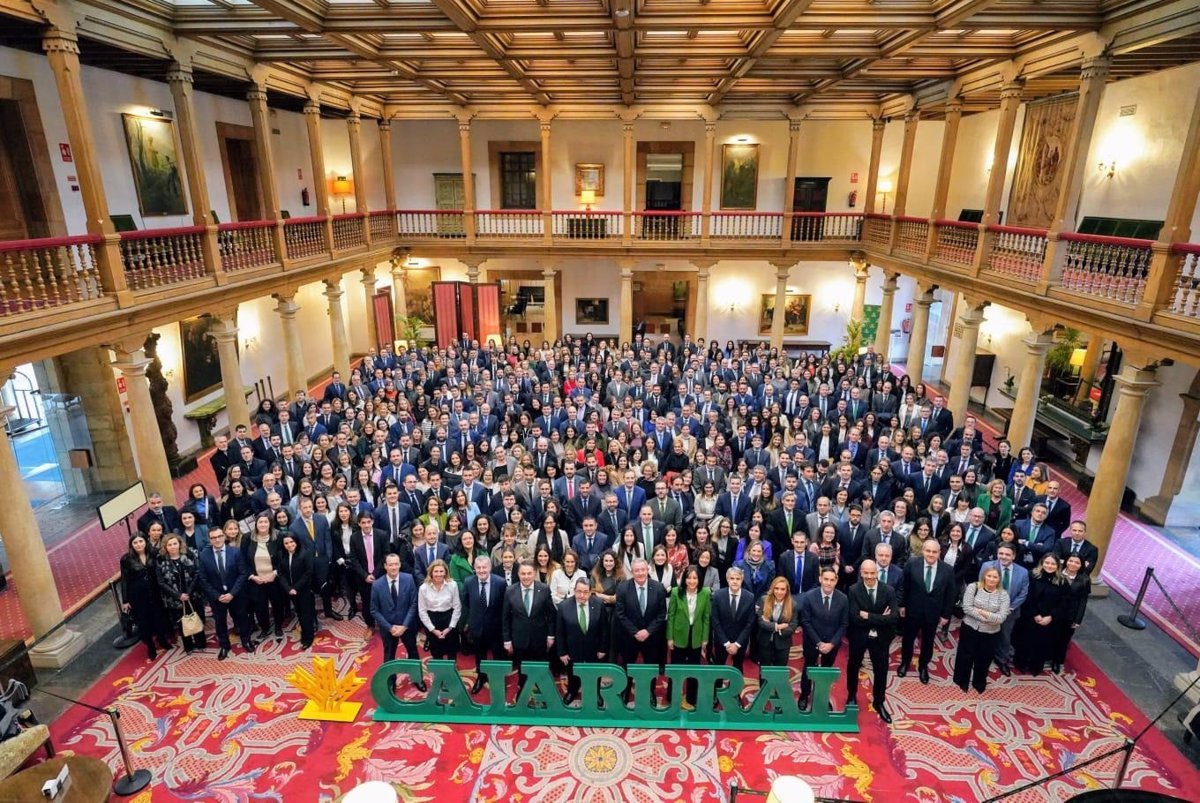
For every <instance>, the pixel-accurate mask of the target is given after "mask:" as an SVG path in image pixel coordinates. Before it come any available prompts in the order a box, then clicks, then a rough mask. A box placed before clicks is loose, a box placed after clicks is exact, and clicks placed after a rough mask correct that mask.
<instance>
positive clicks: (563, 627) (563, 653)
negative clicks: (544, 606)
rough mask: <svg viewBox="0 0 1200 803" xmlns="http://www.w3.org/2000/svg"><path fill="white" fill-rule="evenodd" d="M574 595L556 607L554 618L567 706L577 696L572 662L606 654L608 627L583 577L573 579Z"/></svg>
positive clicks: (589, 660)
mask: <svg viewBox="0 0 1200 803" xmlns="http://www.w3.org/2000/svg"><path fill="white" fill-rule="evenodd" d="M573 591H574V596H573V597H570V598H568V599H565V600H563V601H562V602H561V603H559V606H558V616H557V617H556V619H555V621H556V622H557V628H556V630H555V634H556V638H555V645H556V646H557V647H558V655H559V658H561V659H562V662H563V664H565V665H566V667H567V696H566V697H564V698H563V702H565V703H566V704H567V705H570V704H571V703H573V702H575V701H576V700H577V699H579V684H580V681H579V677H578V676H577V675H576V674H575V665H576V664H591V663H596V662H597V661H603V660H604V658H605V656H606V655H607V654H608V642H609V639H608V627H607V625H606V623H605V620H604V604H603V603H602V602H600V598H599V597H595V596H593V595H592V584H591V582H590V581H589V580H587V579H586V578H583V577H580V578H578V579H576V580H575V586H574V589H573Z"/></svg>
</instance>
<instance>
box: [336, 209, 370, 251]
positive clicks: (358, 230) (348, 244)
mask: <svg viewBox="0 0 1200 803" xmlns="http://www.w3.org/2000/svg"><path fill="white" fill-rule="evenodd" d="M366 244H367V240H366V234H365V232H364V231H363V216H362V215H361V214H357V213H354V212H352V213H350V214H348V215H334V216H333V249H334V250H335V251H345V250H347V249H350V248H358V247H359V246H363V245H366Z"/></svg>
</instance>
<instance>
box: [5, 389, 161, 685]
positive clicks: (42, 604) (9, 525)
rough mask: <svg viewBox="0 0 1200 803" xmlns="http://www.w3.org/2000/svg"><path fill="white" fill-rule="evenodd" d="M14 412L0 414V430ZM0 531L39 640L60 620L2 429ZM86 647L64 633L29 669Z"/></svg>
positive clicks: (58, 662) (35, 652)
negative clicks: (2, 500) (2, 501)
mask: <svg viewBox="0 0 1200 803" xmlns="http://www.w3.org/2000/svg"><path fill="white" fill-rule="evenodd" d="M147 393H148V392H147ZM14 409H15V408H13V407H4V408H2V409H0V424H3V422H4V420H5V419H7V418H8V417H9V416H10V415H12V413H13V411H14ZM0 494H2V495H3V499H4V504H3V505H0V531H2V532H3V533H4V551H5V553H6V554H7V555H8V563H9V567H10V568H11V569H12V574H13V584H14V585H15V586H16V588H17V601H18V602H19V603H20V604H21V610H22V611H23V612H24V614H25V618H26V619H27V620H28V621H29V626H30V628H31V629H32V630H33V635H34V637H35V638H41V637H42V636H43V635H45V634H46V633H47V632H49V631H50V629H51V628H53V627H54V626H55V625H57V624H58V623H59V622H61V621H62V620H63V609H62V603H61V602H59V599H58V586H57V585H56V584H55V581H54V575H53V573H51V571H50V559H49V558H48V557H47V556H46V544H45V542H43V541H42V533H41V530H39V529H38V523H37V518H36V517H34V515H33V507H32V506H31V505H30V503H29V495H28V493H27V492H26V491H25V483H24V481H23V480H22V479H21V469H20V467H19V466H18V465H17V458H16V455H14V454H13V450H12V445H11V443H10V442H9V440H8V434H7V433H6V432H5V431H4V427H3V426H0ZM86 646H87V639H85V638H84V637H83V636H82V635H81V634H80V633H78V632H77V631H75V630H72V629H70V628H67V627H64V628H62V629H60V630H58V631H56V632H55V633H54V635H52V636H50V637H49V638H48V639H46V640H45V641H43V642H41V643H39V644H38V645H37V646H36V647H34V648H33V649H31V650H30V651H29V659H30V661H31V662H32V663H33V665H34V666H36V667H38V668H39V669H40V668H47V669H58V668H61V667H63V666H65V665H66V664H67V663H69V662H70V661H71V660H72V659H73V658H74V657H75V656H77V655H79V653H81V652H82V651H83V649H84V648H85V647H86Z"/></svg>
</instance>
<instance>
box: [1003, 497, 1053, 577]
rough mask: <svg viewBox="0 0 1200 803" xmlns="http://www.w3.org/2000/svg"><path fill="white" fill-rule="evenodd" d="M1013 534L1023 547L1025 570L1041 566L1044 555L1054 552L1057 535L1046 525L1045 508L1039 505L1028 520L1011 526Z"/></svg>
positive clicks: (1034, 507)
mask: <svg viewBox="0 0 1200 803" xmlns="http://www.w3.org/2000/svg"><path fill="white" fill-rule="evenodd" d="M1013 532H1014V533H1016V534H1017V542H1018V543H1020V544H1021V545H1022V546H1024V547H1025V558H1024V563H1025V568H1026V569H1030V570H1032V569H1033V568H1034V567H1035V566H1038V565H1039V564H1041V562H1042V558H1044V557H1046V553H1048V552H1053V551H1054V545H1055V543H1056V542H1057V541H1058V533H1056V532H1055V531H1054V528H1053V527H1051V526H1050V525H1048V524H1046V506H1045V505H1043V504H1041V503H1038V504H1036V505H1034V506H1033V510H1032V511H1031V512H1030V514H1029V518H1028V519H1026V520H1025V521H1018V522H1017V523H1016V524H1014V525H1013Z"/></svg>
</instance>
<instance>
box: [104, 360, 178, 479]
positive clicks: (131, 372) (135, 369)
mask: <svg viewBox="0 0 1200 803" xmlns="http://www.w3.org/2000/svg"><path fill="white" fill-rule="evenodd" d="M144 341H145V338H144V337H143V338H131V339H130V340H129V341H126V342H123V343H115V344H113V345H112V347H111V348H112V350H113V353H114V354H115V355H116V360H114V361H113V367H114V368H116V369H117V370H118V371H120V372H121V376H123V377H124V378H125V393H126V396H127V398H128V400H129V426H130V428H131V429H132V430H133V450H134V453H135V454H136V455H137V464H138V473H139V474H141V477H142V482H143V483H145V486H146V493H147V494H152V493H160V494H162V495H163V498H164V499H171V500H173V499H174V498H175V486H174V481H173V480H172V479H171V466H170V464H169V463H168V462H167V451H166V449H164V448H163V441H162V432H160V431H159V429H158V418H157V417H156V416H155V414H154V402H153V401H151V400H150V383H149V382H148V381H147V379H146V369H147V368H149V367H150V359H149V358H148V357H147V356H146V353H145V351H143V349H142V343H143V342H144Z"/></svg>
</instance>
